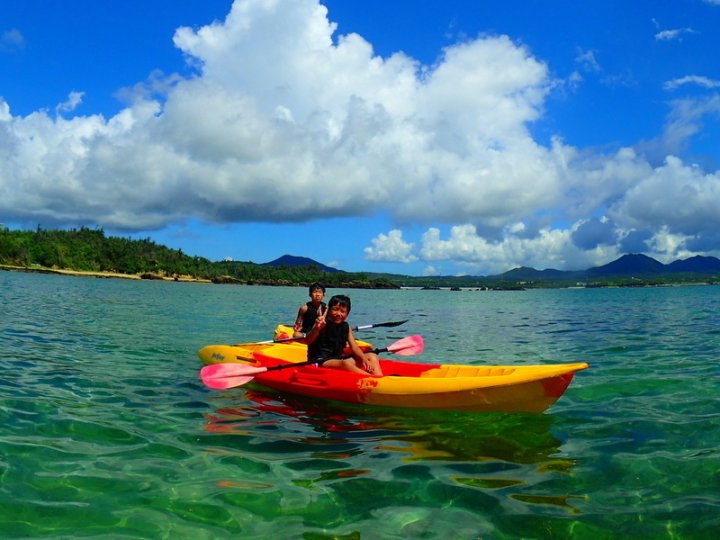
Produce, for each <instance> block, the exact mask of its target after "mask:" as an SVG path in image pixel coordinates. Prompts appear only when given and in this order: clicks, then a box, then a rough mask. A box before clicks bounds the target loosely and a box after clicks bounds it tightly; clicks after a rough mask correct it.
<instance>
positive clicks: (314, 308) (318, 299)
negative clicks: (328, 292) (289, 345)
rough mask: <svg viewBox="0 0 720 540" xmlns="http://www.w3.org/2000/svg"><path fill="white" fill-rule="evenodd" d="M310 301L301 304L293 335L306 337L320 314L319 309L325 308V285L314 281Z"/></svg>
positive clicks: (310, 291) (311, 286)
mask: <svg viewBox="0 0 720 540" xmlns="http://www.w3.org/2000/svg"><path fill="white" fill-rule="evenodd" d="M308 294H309V295H310V301H309V302H307V303H306V304H303V305H302V306H300V309H298V314H297V317H296V318H295V326H294V330H295V331H294V332H293V337H295V338H304V337H305V336H306V335H307V333H308V332H309V331H310V329H311V328H312V327H313V325H314V324H315V319H317V316H318V309H325V308H326V306H325V303H324V302H323V301H322V300H323V298H325V287H323V286H322V285H320V284H319V283H313V284H312V285H310V287H309V289H308Z"/></svg>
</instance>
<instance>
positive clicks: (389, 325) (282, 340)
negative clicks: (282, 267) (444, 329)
mask: <svg viewBox="0 0 720 540" xmlns="http://www.w3.org/2000/svg"><path fill="white" fill-rule="evenodd" d="M409 320H410V319H405V320H404V321H388V322H381V323H375V324H363V325H361V326H353V327H352V331H353V332H357V331H358V330H369V329H370V328H380V327H381V326H382V327H386V328H392V327H394V326H400V325H401V324H405V323H406V322H408V321H409ZM299 339H305V338H304V337H286V338H280V339H273V340H272V341H259V342H258V343H287V342H288V341H297V340H299Z"/></svg>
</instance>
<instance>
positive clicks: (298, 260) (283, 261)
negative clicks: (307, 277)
mask: <svg viewBox="0 0 720 540" xmlns="http://www.w3.org/2000/svg"><path fill="white" fill-rule="evenodd" d="M260 266H273V267H275V268H277V267H278V266H312V267H315V268H318V269H319V270H321V271H323V272H327V273H328V274H331V273H333V272H342V270H338V269H337V268H333V267H332V266H326V265H324V264H322V263H319V262H317V261H314V260H313V259H309V258H308V257H296V256H295V255H283V256H282V257H278V258H277V259H275V260H274V261H270V262H266V263H262V264H261V265H260Z"/></svg>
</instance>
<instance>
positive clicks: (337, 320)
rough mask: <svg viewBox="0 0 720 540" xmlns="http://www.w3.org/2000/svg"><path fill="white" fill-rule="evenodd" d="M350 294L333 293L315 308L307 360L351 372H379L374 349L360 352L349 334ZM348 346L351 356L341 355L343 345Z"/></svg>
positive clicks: (351, 334) (380, 374)
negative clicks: (322, 305)
mask: <svg viewBox="0 0 720 540" xmlns="http://www.w3.org/2000/svg"><path fill="white" fill-rule="evenodd" d="M350 308H351V304H350V298H349V297H347V296H345V295H344V294H338V295H335V296H333V297H332V298H331V299H330V302H328V305H327V308H326V309H325V310H324V311H323V309H322V307H320V308H319V309H318V316H317V319H315V324H314V326H313V327H312V329H311V330H310V332H309V333H308V335H307V339H306V342H307V344H308V360H309V361H311V362H316V363H317V364H318V365H319V366H322V367H333V368H343V369H347V370H349V371H352V372H354V373H362V374H368V373H369V374H371V375H377V376H382V369H381V368H380V359H379V358H378V356H377V354H375V353H364V352H363V351H362V350H361V349H360V347H359V346H358V344H357V343H356V342H355V338H354V337H353V333H352V329H351V328H350V325H349V324H348V323H347V317H348V315H349V314H350ZM346 344H347V345H348V346H349V347H350V350H351V351H352V354H353V356H352V358H343V357H342V356H343V349H344V348H345V345H346Z"/></svg>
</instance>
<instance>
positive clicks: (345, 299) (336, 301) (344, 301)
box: [328, 294, 352, 313]
mask: <svg viewBox="0 0 720 540" xmlns="http://www.w3.org/2000/svg"><path fill="white" fill-rule="evenodd" d="M333 306H341V307H346V308H347V310H348V313H350V309H351V308H352V304H351V303H350V297H349V296H345V295H344V294H336V295H335V296H333V297H332V298H331V299H330V301H329V302H328V309H332V308H333Z"/></svg>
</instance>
